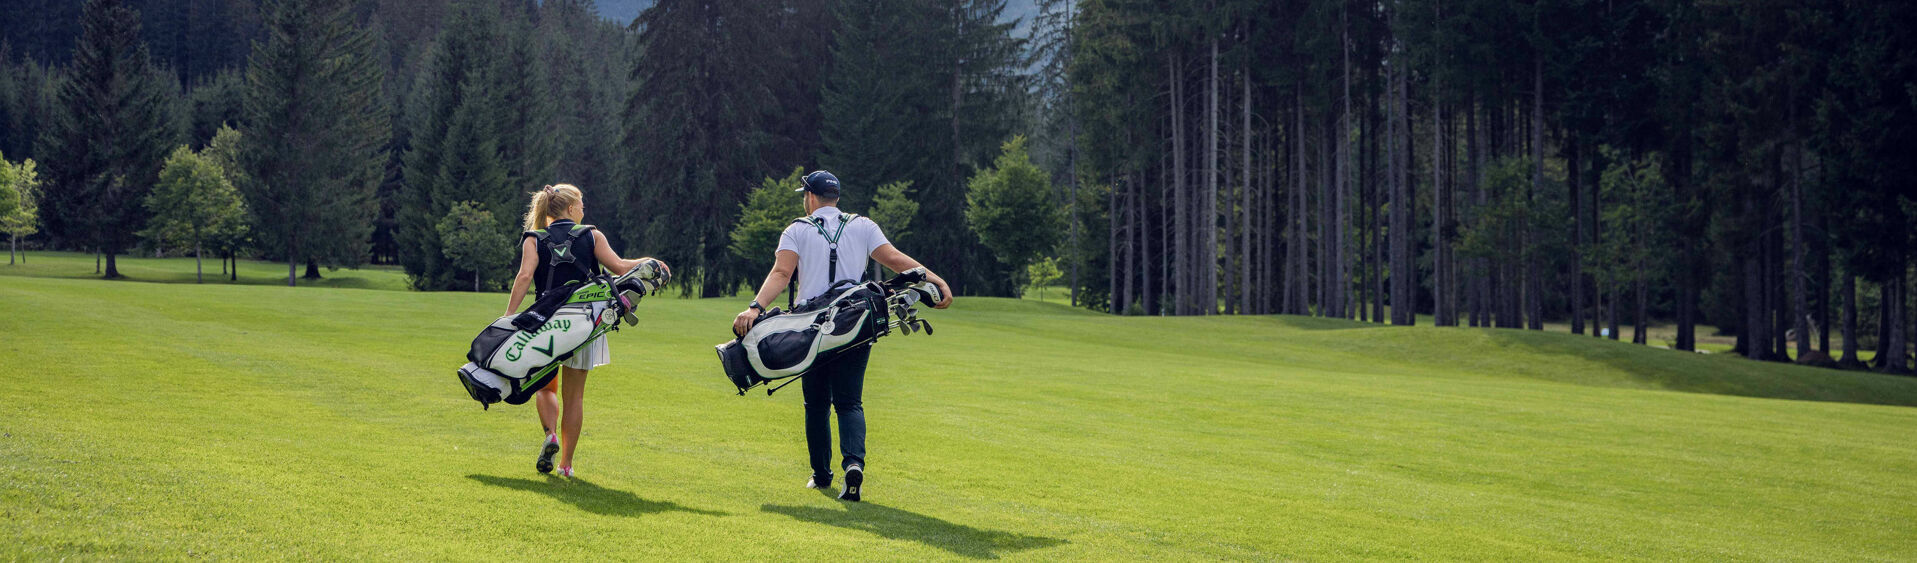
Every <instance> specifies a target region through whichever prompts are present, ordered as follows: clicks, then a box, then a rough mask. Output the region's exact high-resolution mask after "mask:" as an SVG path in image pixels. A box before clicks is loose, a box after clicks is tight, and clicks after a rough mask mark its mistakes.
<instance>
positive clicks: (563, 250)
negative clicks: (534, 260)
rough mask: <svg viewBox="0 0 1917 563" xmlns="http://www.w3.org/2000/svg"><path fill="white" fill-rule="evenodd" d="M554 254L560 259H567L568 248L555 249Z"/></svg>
mask: <svg viewBox="0 0 1917 563" xmlns="http://www.w3.org/2000/svg"><path fill="white" fill-rule="evenodd" d="M552 253H553V254H558V255H559V257H560V258H565V257H566V247H564V246H560V247H555V248H553V249H552Z"/></svg>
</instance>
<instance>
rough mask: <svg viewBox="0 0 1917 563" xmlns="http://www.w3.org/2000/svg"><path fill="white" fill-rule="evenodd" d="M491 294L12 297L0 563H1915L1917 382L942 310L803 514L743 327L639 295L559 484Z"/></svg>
mask: <svg viewBox="0 0 1917 563" xmlns="http://www.w3.org/2000/svg"><path fill="white" fill-rule="evenodd" d="M244 272H245V271H244V270H243V273H244ZM504 301H505V297H504V296H503V295H497V294H479V295H475V294H451V293H410V292H400V291H371V290H355V289H318V288H286V287H271V286H244V285H241V286H227V285H214V284H207V285H194V284H138V283H131V284H130V283H118V282H100V281H92V280H73V279H54V278H40V277H10V276H0V307H4V308H5V309H6V310H7V311H9V312H10V313H14V314H8V315H0V337H3V338H4V339H5V342H6V343H7V345H6V346H4V347H0V366H4V367H3V368H0V369H4V370H5V373H4V375H5V376H7V380H8V381H11V382H14V384H15V388H16V389H17V390H18V393H16V399H15V400H11V401H5V402H0V482H5V483H7V485H6V486H5V487H0V535H4V537H7V538H9V541H7V542H5V544H4V545H3V546H0V558H34V559H45V558H60V557H64V556H76V555H77V556H83V557H126V558H138V559H151V558H163V559H185V558H198V557H223V558H249V559H250V558H258V557H261V556H268V555H273V556H294V557H303V558H304V557H310V558H326V559H365V558H380V559H420V558H434V559H449V558H451V559H468V558H498V559H529V558H535V557H537V558H550V557H585V558H594V559H605V558H620V559H626V558H658V559H663V558H674V559H682V558H688V557H690V558H696V559H746V558H752V559H780V560H785V559H828V558H830V559H841V558H845V557H848V556H851V557H861V558H879V559H928V558H929V559H992V558H1028V559H1045V560H1052V559H1081V560H1112V559H1134V558H1172V559H1186V558H1205V559H1216V558H1226V559H1306V560H1323V559H1350V558H1410V557H1422V558H1454V559H1527V560H1529V559H1607V560H1610V559H1654V560H1670V559H1713V560H1716V559H1804V560H1831V559H1879V560H1893V559H1906V558H1908V557H1909V554H1911V553H1917V532H1914V531H1913V524H1912V522H1917V447H1913V442H1912V440H1910V438H1909V437H1910V435H1911V429H1912V428H1917V409H1913V408H1910V407H1908V406H1896V405H1913V404H1917V379H1909V378H1896V377H1885V376H1877V375H1871V374H1855V373H1845V372H1837V371H1830V370H1817V369H1808V368H1801V367H1796V366H1788V365H1775V364H1764V363H1757V362H1749V361H1745V360H1740V359H1737V358H1733V357H1725V356H1713V355H1700V354H1689V353H1680V352H1673V351H1668V350H1656V349H1648V348H1644V347H1641V346H1632V345H1629V344H1624V343H1617V342H1610V341H1600V340H1596V339H1591V338H1589V337H1577V336H1569V335H1563V334H1544V333H1537V332H1524V331H1506V330H1489V329H1459V328H1443V329H1440V328H1431V327H1382V326H1378V325H1370V324H1362V323H1351V322H1342V321H1329V320H1322V319H1306V318H1296V317H1211V318H1136V317H1111V316H1105V315H1098V314H1092V313H1088V312H1085V311H1079V310H1074V309H1070V308H1066V307H1063V306H1058V305H1051V304H1038V303H1027V302H1019V301H1011V300H996V299H966V298H961V299H960V300H959V302H958V304H957V305H955V307H954V308H953V309H951V310H947V311H933V312H928V313H927V314H926V317H927V318H929V319H931V320H932V322H933V323H934V324H935V325H936V326H937V333H936V334H934V335H930V336H926V335H910V336H898V337H891V338H888V339H886V340H885V341H883V342H882V343H881V344H879V346H878V349H877V350H876V351H875V353H874V355H873V361H872V368H871V370H870V372H869V375H868V377H867V382H866V393H865V405H866V410H867V414H868V417H869V421H870V425H871V429H872V434H871V443H870V449H871V454H870V470H871V471H870V475H869V480H868V482H867V490H866V492H865V494H866V497H867V499H868V500H869V501H870V502H867V503H857V504H855V503H843V502H840V501H837V500H835V499H833V498H831V497H830V496H829V495H830V493H829V492H828V493H826V494H821V492H819V491H812V490H807V489H805V488H803V487H802V485H803V484H804V482H805V478H806V475H807V473H808V471H807V469H806V467H805V446H804V440H803V437H802V432H801V426H800V420H801V417H800V403H801V400H800V397H799V396H798V395H799V394H798V393H797V391H796V390H792V389H788V390H787V391H784V392H781V393H779V394H778V395H775V396H772V397H767V396H766V395H765V394H763V393H761V392H758V391H754V392H753V393H749V394H747V395H746V396H744V397H740V396H737V395H736V394H734V392H733V390H732V389H731V388H730V386H729V384H727V383H726V382H725V380H724V378H723V377H722V376H721V375H720V373H719V370H718V366H717V364H716V362H715V360H714V359H713V356H712V349H711V346H712V345H713V344H716V343H718V342H720V341H721V340H723V339H725V338H726V328H725V325H726V322H727V319H729V318H730V317H731V315H732V314H734V313H736V312H737V309H738V308H739V307H738V303H736V302H734V301H733V300H682V299H671V298H664V297H660V298H650V299H647V300H646V301H645V302H643V303H642V304H641V305H640V307H639V309H640V313H641V316H642V319H643V322H642V324H641V325H640V326H638V327H635V328H629V329H626V330H623V331H621V332H620V333H619V334H616V335H614V336H612V337H611V338H612V342H613V364H612V365H611V366H607V367H605V368H601V369H598V370H595V371H594V372H593V373H592V376H591V378H590V380H589V384H588V393H587V395H588V398H587V401H586V410H587V416H586V423H585V429H586V430H585V435H584V438H583V439H582V445H581V448H580V452H579V456H578V459H577V468H578V470H579V476H578V478H576V479H571V480H567V479H560V478H556V477H548V476H544V475H540V474H538V473H535V472H534V471H533V469H532V465H533V463H532V462H533V459H534V456H535V455H536V453H537V448H538V446H539V440H540V436H541V434H540V430H539V428H538V424H537V423H536V422H535V420H534V416H533V412H532V409H531V408H530V407H525V406H521V407H510V406H500V407H496V408H493V409H491V410H481V409H480V408H479V406H478V405H477V404H475V403H473V402H472V401H471V400H470V399H468V398H466V397H465V395H464V393H463V391H461V390H460V388H459V385H458V384H457V383H456V382H455V380H454V376H453V369H454V368H456V367H457V366H458V365H459V364H460V363H461V362H463V359H462V358H461V356H462V355H463V353H464V351H465V348H466V346H467V344H468V341H469V340H470V339H471V337H472V336H473V335H474V334H475V333H477V332H478V330H479V329H480V328H481V327H482V326H483V325H484V324H485V323H486V322H488V321H490V320H491V319H492V318H493V317H495V316H497V315H498V314H499V313H500V312H501V311H502V310H503V308H504V305H505V304H504ZM19 312H25V314H19Z"/></svg>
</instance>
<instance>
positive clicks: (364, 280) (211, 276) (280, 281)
mask: <svg viewBox="0 0 1917 563" xmlns="http://www.w3.org/2000/svg"><path fill="white" fill-rule="evenodd" d="M117 262H118V266H119V268H120V275H122V276H125V278H126V279H124V280H118V281H145V282H161V283H194V280H195V279H196V278H195V277H194V275H193V258H192V257H191V256H188V257H186V258H140V257H134V256H124V255H123V256H120V258H119V259H118V261H117ZM93 264H94V259H93V255H92V254H80V253H74V252H34V253H32V254H30V255H28V256H27V259H26V260H25V261H16V262H15V263H14V264H6V263H4V262H0V276H31V277H42V278H71V279H99V278H100V274H96V273H94V270H93ZM201 265H202V266H203V267H204V268H205V270H206V282H205V283H207V284H240V285H277V286H281V287H285V286H286V263H285V262H259V261H255V260H241V261H240V272H239V280H238V281H229V279H230V276H226V275H222V274H221V273H220V259H219V258H216V257H213V256H211V255H208V256H207V257H206V260H205V262H204V263H203V264H201ZM299 273H300V274H305V273H306V267H305V266H303V265H302V266H300V271H299ZM298 281H299V284H300V285H301V286H315V287H351V288H358V289H387V290H395V291H398V290H404V289H408V288H410V287H412V286H411V284H409V283H407V281H406V272H404V271H402V270H400V269H399V267H398V266H360V267H359V268H358V269H341V270H328V269H325V268H320V279H318V280H307V279H301V280H298ZM502 307H503V306H502Z"/></svg>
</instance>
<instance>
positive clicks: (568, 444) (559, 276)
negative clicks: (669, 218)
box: [506, 184, 671, 477]
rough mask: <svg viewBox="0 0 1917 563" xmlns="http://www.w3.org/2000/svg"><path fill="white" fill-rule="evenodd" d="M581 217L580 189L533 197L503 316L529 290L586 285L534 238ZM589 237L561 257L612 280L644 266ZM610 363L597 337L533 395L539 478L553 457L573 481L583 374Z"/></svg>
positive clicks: (565, 229)
mask: <svg viewBox="0 0 1917 563" xmlns="http://www.w3.org/2000/svg"><path fill="white" fill-rule="evenodd" d="M585 215H586V200H585V198H584V196H583V195H582V194H580V193H579V188H576V187H573V186H571V185H569V184H555V185H551V186H546V187H543V188H540V189H539V191H538V192H534V193H533V194H532V205H530V206H528V208H527V209H526V231H527V233H526V234H525V236H523V237H522V240H521V242H520V245H519V276H518V277H516V278H514V279H513V292H512V299H511V300H510V301H508V302H507V303H506V314H509V315H510V314H513V313H517V312H519V303H520V302H521V301H523V300H524V299H525V297H526V286H527V285H529V284H530V285H532V286H533V287H534V289H535V294H540V293H544V292H547V291H552V290H554V289H556V288H561V287H565V286H566V284H567V283H570V282H574V281H585V279H586V273H585V271H584V270H589V269H596V268H575V267H571V266H567V265H565V264H564V263H561V264H558V265H556V266H555V264H553V259H552V251H551V250H549V249H547V248H545V247H544V246H542V245H540V244H538V238H537V237H536V236H535V235H534V233H533V231H539V230H544V231H546V232H548V233H552V234H554V235H558V234H562V233H571V232H573V228H574V227H576V226H577V225H578V224H579V221H580V220H581V219H584V218H585ZM588 232H589V233H591V236H578V237H575V238H573V240H572V243H571V245H570V251H569V252H561V254H571V255H573V256H579V257H584V256H591V257H593V260H594V262H597V265H598V266H601V267H604V268H605V269H607V270H611V271H612V273H613V274H615V275H624V274H625V273H626V272H627V271H629V270H631V269H633V268H634V267H637V266H638V265H639V263H640V262H641V261H644V260H647V258H640V259H638V260H627V259H624V258H620V257H619V255H618V254H615V253H613V251H612V246H611V245H608V244H606V235H603V234H600V233H599V231H598V230H597V229H593V230H590V231H588ZM661 264H663V262H662V263H661ZM667 271H668V272H670V271H671V269H670V268H668V269H667ZM609 363H612V351H611V349H610V348H609V347H608V346H607V345H606V337H604V336H600V337H599V338H596V339H593V341H592V342H588V343H586V345H585V347H582V348H580V349H579V350H578V351H577V352H574V353H573V355H572V358H571V359H569V360H566V363H565V365H564V366H563V367H561V368H560V370H559V377H558V378H556V379H554V380H552V381H551V382H549V383H547V384H546V386H545V388H542V389H540V390H539V391H538V392H537V393H536V394H535V395H534V397H533V404H534V405H536V406H537V408H538V410H539V425H540V427H541V428H544V429H545V430H546V443H545V446H544V447H541V448H540V450H539V461H538V462H537V463H535V464H534V465H533V467H534V468H536V469H538V470H539V472H540V473H550V472H552V470H553V462H552V457H553V454H558V455H559V474H560V475H561V476H565V477H571V476H572V454H573V452H574V451H575V450H576V449H577V448H578V446H579V425H580V419H581V418H583V417H584V416H585V405H584V404H583V402H582V401H583V400H584V399H585V396H586V374H587V373H588V372H589V371H591V370H592V368H596V367H599V366H603V365H606V364H609ZM555 387H557V389H555ZM561 394H563V395H565V401H564V403H563V404H564V405H565V412H564V413H563V414H562V413H561V412H560V405H561V402H560V400H559V395H561ZM554 428H558V429H559V433H558V435H557V436H555V435H554V434H553V429H554Z"/></svg>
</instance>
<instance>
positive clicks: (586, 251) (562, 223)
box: [526, 219, 599, 294]
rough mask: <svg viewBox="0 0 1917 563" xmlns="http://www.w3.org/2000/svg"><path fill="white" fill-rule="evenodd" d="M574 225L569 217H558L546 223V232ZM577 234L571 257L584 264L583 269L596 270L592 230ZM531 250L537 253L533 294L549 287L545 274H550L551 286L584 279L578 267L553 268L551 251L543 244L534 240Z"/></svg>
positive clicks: (573, 242) (557, 231) (597, 259)
mask: <svg viewBox="0 0 1917 563" xmlns="http://www.w3.org/2000/svg"><path fill="white" fill-rule="evenodd" d="M574 225H577V223H573V222H572V220H571V219H560V220H558V221H553V222H552V224H551V225H547V226H546V232H548V233H555V234H556V233H561V232H565V231H566V230H568V229H571V228H573V226H574ZM578 234H579V236H578V237H576V238H574V239H573V240H572V253H573V257H574V258H573V259H574V260H580V261H581V262H580V263H581V264H584V265H585V266H586V268H585V269H587V270H594V271H597V270H598V269H599V258H598V255H596V254H594V253H593V251H594V250H595V248H594V247H595V246H597V244H596V243H595V242H594V240H593V239H594V237H593V236H592V231H590V230H582V231H580V232H579V233H578ZM526 236H528V237H531V236H533V235H530V234H528V235H526ZM533 251H534V252H538V253H539V267H538V268H537V269H535V270H533V293H534V294H544V293H545V292H546V290H547V289H550V288H548V287H546V285H545V284H546V276H547V275H551V276H552V286H553V287H564V286H565V285H566V284H567V283H570V282H575V281H585V280H586V274H585V273H583V272H581V271H580V268H576V267H573V266H570V265H566V264H560V265H559V266H558V268H559V269H557V270H555V269H553V264H552V251H550V250H547V249H546V246H545V245H543V244H538V243H537V241H536V240H535V242H534V244H533Z"/></svg>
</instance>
